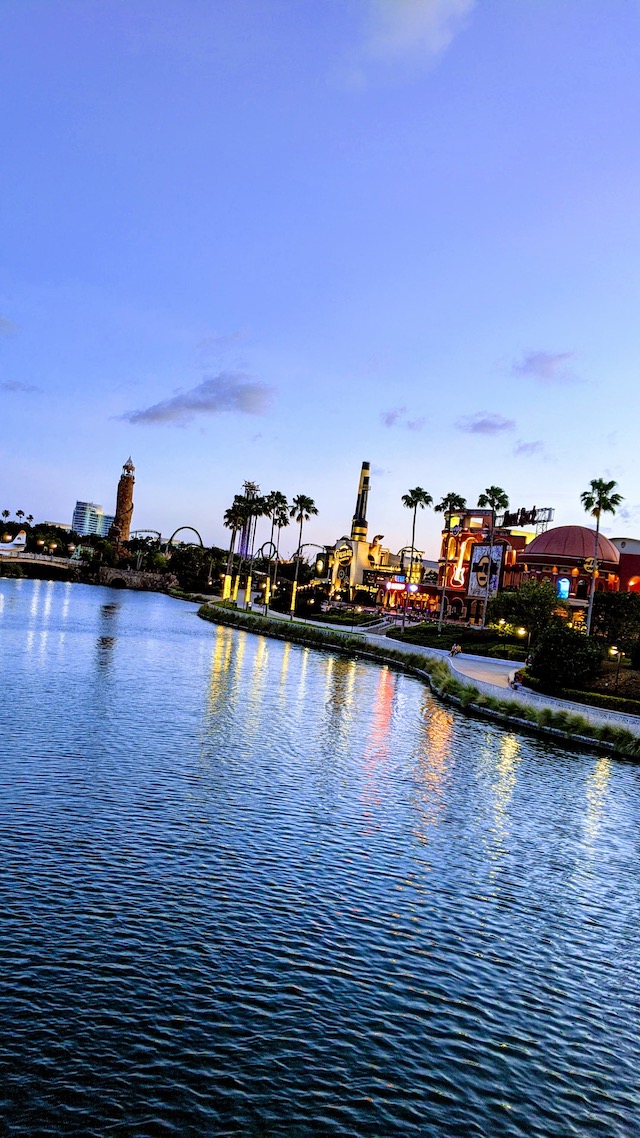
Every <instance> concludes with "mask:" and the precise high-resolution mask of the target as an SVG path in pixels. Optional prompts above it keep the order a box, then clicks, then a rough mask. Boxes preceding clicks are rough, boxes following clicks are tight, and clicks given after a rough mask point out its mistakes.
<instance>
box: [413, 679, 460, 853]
mask: <svg viewBox="0 0 640 1138" xmlns="http://www.w3.org/2000/svg"><path fill="white" fill-rule="evenodd" d="M422 724H423V730H422V745H421V748H420V752H419V754H418V765H417V775H418V779H419V781H418V785H417V791H416V797H415V805H416V808H417V810H418V812H419V814H420V821H421V826H420V828H416V829H415V830H414V834H415V836H416V838H417V839H418V841H420V842H427V841H428V838H429V831H430V830H432V829H433V828H434V827H435V826H437V825H438V823H439V821H440V819H441V818H442V816H443V814H444V810H445V806H446V790H447V785H448V783H449V780H450V778H451V771H452V769H453V764H454V762H455V759H454V756H453V750H452V746H451V743H452V739H451V736H452V731H453V714H452V713H451V712H450V711H447V709H446V708H444V707H443V706H442V705H441V704H439V703H436V701H435V700H434V699H432V698H431V697H428V698H427V701H426V703H425V705H424V716H423V720H422Z"/></svg>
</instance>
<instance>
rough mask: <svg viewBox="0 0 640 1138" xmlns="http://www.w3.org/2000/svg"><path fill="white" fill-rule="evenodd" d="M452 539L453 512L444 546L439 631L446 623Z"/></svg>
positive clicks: (448, 520) (449, 519)
mask: <svg viewBox="0 0 640 1138" xmlns="http://www.w3.org/2000/svg"><path fill="white" fill-rule="evenodd" d="M450 540H451V514H449V516H448V518H447V536H446V539H445V541H446V544H445V548H444V577H443V579H442V596H441V598H440V616H439V617H438V633H440V632H442V625H443V623H444V602H445V598H446V593H447V570H448V569H449V542H450Z"/></svg>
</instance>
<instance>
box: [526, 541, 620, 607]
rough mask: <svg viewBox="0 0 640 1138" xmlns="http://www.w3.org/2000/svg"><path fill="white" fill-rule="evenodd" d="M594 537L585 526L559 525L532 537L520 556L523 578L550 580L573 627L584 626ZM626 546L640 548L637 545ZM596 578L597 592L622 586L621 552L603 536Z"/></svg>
mask: <svg viewBox="0 0 640 1138" xmlns="http://www.w3.org/2000/svg"><path fill="white" fill-rule="evenodd" d="M595 537H596V532H595V530H593V529H589V527H588V526H558V527H557V528H556V529H550V530H547V532H546V533H542V534H540V535H539V536H538V537H536V538H534V540H533V541H532V542H531V543H530V544H529V545H528V546H527V548H526V550H525V551H524V554H523V560H524V562H525V565H524V573H523V576H522V579H523V580H528V581H532V580H533V581H545V580H546V581H551V582H552V583H553V585H554V587H555V590H556V593H557V595H558V600H561V601H563V602H564V603H565V604H566V605H567V607H568V609H569V612H570V614H571V618H572V621H573V623H574V624H582V623H583V621H584V617H585V612H586V609H587V607H588V604H589V593H590V591H591V580H592V574H593V569H594V556H593V555H594V552H595ZM618 540H620V539H618ZM622 540H623V541H624V539H622ZM629 544H630V545H637V546H640V542H633V541H629ZM595 577H596V582H595V583H596V591H597V592H607V593H612V592H613V593H617V592H618V591H619V589H620V587H621V580H620V551H619V550H618V549H617V548H616V546H615V545H614V544H613V542H611V541H609V539H608V538H607V537H605V536H604V534H602V533H600V534H598V547H597V564H596V566H595ZM639 584H640V578H639Z"/></svg>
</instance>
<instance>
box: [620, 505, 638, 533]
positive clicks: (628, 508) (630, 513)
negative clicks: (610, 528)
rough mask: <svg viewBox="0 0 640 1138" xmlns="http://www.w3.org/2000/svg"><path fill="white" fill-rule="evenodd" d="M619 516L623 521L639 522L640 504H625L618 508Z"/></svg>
mask: <svg viewBox="0 0 640 1138" xmlns="http://www.w3.org/2000/svg"><path fill="white" fill-rule="evenodd" d="M618 517H619V518H621V519H622V521H623V522H637V521H638V520H640V505H631V504H630V503H627V504H626V505H625V506H621V507H620V509H619V510H618ZM614 528H615V527H614Z"/></svg>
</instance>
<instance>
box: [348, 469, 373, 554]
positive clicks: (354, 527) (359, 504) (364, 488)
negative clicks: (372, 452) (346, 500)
mask: <svg viewBox="0 0 640 1138" xmlns="http://www.w3.org/2000/svg"><path fill="white" fill-rule="evenodd" d="M369 469H370V464H369V463H368V462H363V463H362V470H361V471H360V483H359V485H358V497H357V498H356V509H355V513H354V515H353V518H352V520H351V540H352V541H366V540H367V500H368V498H369Z"/></svg>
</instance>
